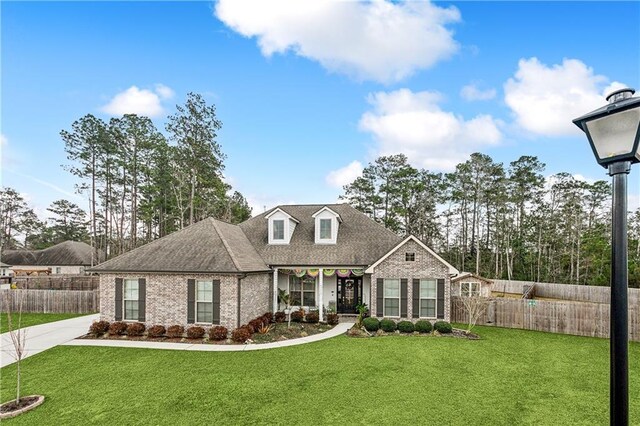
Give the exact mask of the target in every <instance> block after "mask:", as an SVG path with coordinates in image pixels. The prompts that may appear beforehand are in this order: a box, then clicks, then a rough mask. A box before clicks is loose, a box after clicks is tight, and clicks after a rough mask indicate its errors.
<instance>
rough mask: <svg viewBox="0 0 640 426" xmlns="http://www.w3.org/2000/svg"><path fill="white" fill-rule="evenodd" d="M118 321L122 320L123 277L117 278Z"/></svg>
mask: <svg viewBox="0 0 640 426" xmlns="http://www.w3.org/2000/svg"><path fill="white" fill-rule="evenodd" d="M115 303H116V317H115V319H116V321H122V278H116V301H115Z"/></svg>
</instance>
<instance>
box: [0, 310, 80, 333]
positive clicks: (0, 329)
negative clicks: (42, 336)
mask: <svg viewBox="0 0 640 426" xmlns="http://www.w3.org/2000/svg"><path fill="white" fill-rule="evenodd" d="M83 315H88V314H27V313H22V320H21V321H20V326H21V327H23V328H24V327H31V326H32V325H38V324H44V323H47V322H53V321H60V320H65V319H69V318H75V317H81V316H83ZM11 318H12V319H13V326H14V328H15V327H17V325H18V314H15V313H14V314H12V315H11ZM7 331H9V326H8V325H7V314H6V313H5V312H2V313H0V334H1V333H6V332H7Z"/></svg>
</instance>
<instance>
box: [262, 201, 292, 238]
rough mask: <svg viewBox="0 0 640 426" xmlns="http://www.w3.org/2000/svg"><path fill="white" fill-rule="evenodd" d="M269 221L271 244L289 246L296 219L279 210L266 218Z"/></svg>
mask: <svg viewBox="0 0 640 426" xmlns="http://www.w3.org/2000/svg"><path fill="white" fill-rule="evenodd" d="M265 217H266V219H267V220H268V221H269V231H268V234H269V244H289V241H291V236H292V235H293V231H294V230H295V229H296V224H298V223H300V222H299V221H298V220H296V218H294V217H293V216H291V215H290V214H288V213H286V212H285V211H284V210H282V209H280V208H277V209H275V210H273V211H272V212H271V213H269V214H268V215H266V216H265Z"/></svg>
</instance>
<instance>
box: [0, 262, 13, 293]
mask: <svg viewBox="0 0 640 426" xmlns="http://www.w3.org/2000/svg"><path fill="white" fill-rule="evenodd" d="M12 277H13V271H11V265H7V264H6V263H4V262H0V289H8V288H10V284H11V279H12Z"/></svg>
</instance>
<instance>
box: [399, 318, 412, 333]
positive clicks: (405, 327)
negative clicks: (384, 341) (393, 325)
mask: <svg viewBox="0 0 640 426" xmlns="http://www.w3.org/2000/svg"><path fill="white" fill-rule="evenodd" d="M398 330H400V333H413V331H414V330H415V327H414V325H413V323H412V322H411V321H400V322H399V323H398Z"/></svg>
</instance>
